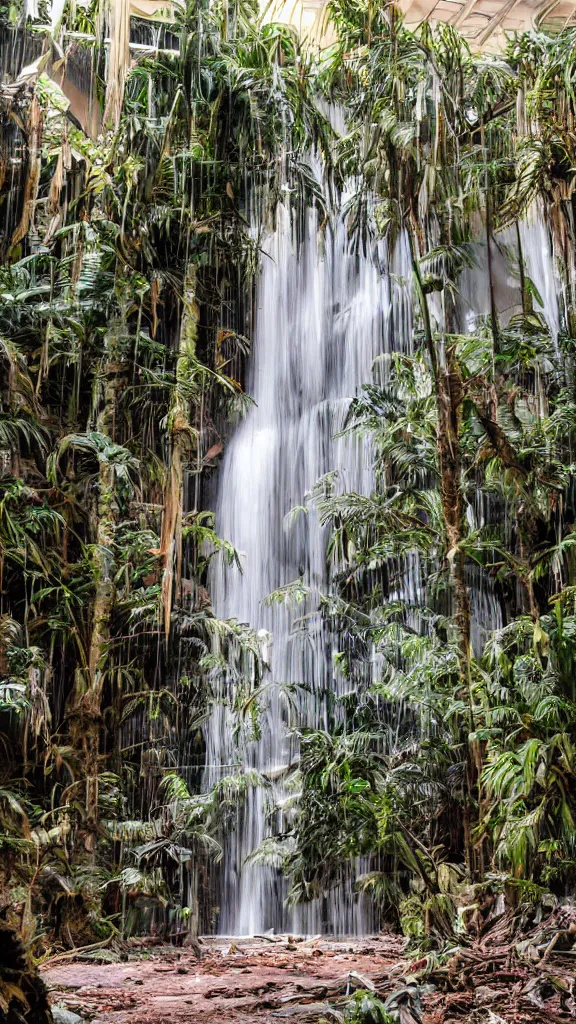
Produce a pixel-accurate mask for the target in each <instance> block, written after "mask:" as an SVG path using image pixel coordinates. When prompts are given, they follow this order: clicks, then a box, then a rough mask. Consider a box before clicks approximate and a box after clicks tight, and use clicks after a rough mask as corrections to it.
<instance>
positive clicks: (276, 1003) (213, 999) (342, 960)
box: [43, 936, 405, 1024]
mask: <svg viewBox="0 0 576 1024" xmlns="http://www.w3.org/2000/svg"><path fill="white" fill-rule="evenodd" d="M403 945H404V943H403V941H402V940H401V939H398V938H395V937H380V936H377V937H375V938H370V939H365V940H363V941H362V942H361V943H359V942H358V940H355V941H352V942H332V941H331V942H325V941H318V940H317V941H315V942H313V943H310V944H305V943H303V942H298V943H295V942H288V941H282V942H274V943H272V942H264V943H262V942H260V943H258V942H257V941H256V942H255V940H251V941H250V942H248V941H242V940H239V939H236V940H234V941H233V942H230V941H225V940H219V941H214V942H209V943H206V945H205V946H204V949H203V956H202V959H201V960H200V961H198V959H197V957H196V955H195V954H194V952H193V951H192V950H188V949H183V950H182V951H180V950H178V951H176V950H175V949H174V948H173V947H161V948H158V947H156V948H153V949H151V950H150V951H146V952H145V953H143V954H141V955H139V956H138V958H130V960H128V962H125V963H108V964H96V963H77V962H73V963H70V962H68V963H65V964H60V965H56V966H53V967H48V968H47V969H46V970H45V971H44V972H43V975H44V979H45V980H46V982H47V983H48V985H49V987H50V989H51V993H52V1001H53V1003H54V1004H56V1005H59V1006H63V1007H66V1008H67V1009H69V1010H73V1011H75V1012H76V1013H78V1014H80V1015H81V1016H83V1017H85V1018H86V1019H88V1020H91V1021H93V1022H94V1024H164V1022H171V1024H232V1022H236V1021H238V1022H242V1024H257V1022H258V1024H259V1022H272V1021H275V1022H278V1021H282V1020H285V1021H298V1020H299V1019H301V1018H302V1015H306V1016H309V1017H311V1018H313V1017H319V1016H321V1015H322V1013H323V1012H326V1010H327V1009H328V1006H327V1003H326V1002H325V997H326V996H327V995H328V993H329V990H330V989H331V988H333V987H334V984H335V983H337V984H338V987H342V986H344V987H345V988H347V987H350V989H351V990H353V988H354V987H360V986H361V984H362V981H361V979H366V978H367V979H371V978H372V977H373V976H375V975H381V974H382V972H384V971H385V972H390V973H392V972H393V971H395V970H396V971H398V972H400V971H401V969H402V967H404V966H405V961H404V960H403V955H402V953H403ZM356 974H357V975H360V978H356V977H355V975H356ZM349 975H351V978H350V984H349V985H348V984H347V982H348V980H349V978H348V976H349Z"/></svg>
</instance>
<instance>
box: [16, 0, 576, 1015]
mask: <svg viewBox="0 0 576 1024" xmlns="http://www.w3.org/2000/svg"><path fill="white" fill-rule="evenodd" d="M40 6H42V5H40ZM124 6H125V5H124ZM121 8H122V5H119V6H118V10H120V9H121ZM40 13H41V15H43V13H44V12H42V11H41V12H40ZM97 14H98V12H97V10H96V5H95V4H92V5H89V6H88V7H79V8H78V10H76V9H75V8H74V9H73V8H72V7H70V9H68V6H65V8H64V22H63V24H59V25H58V26H54V25H53V26H52V29H51V30H50V32H48V29H47V27H46V26H44V22H43V17H42V16H41V17H39V18H38V19H36V22H35V25H33V26H32V27H33V28H34V29H35V32H31V31H30V24H29V23H28V22H27V21H26V17H25V14H24V12H23V11H20V10H18V9H17V8H16V7H15V6H11V7H10V8H9V9H8V8H5V7H3V8H0V19H1V20H0V32H1V33H2V36H3V38H5V39H7V40H10V42H11V44H14V45H11V50H10V52H11V53H16V51H17V50H18V47H20V49H21V50H22V52H25V53H26V54H27V57H29V58H30V60H26V61H24V62H22V63H21V66H20V67H18V68H7V76H6V82H5V83H4V84H3V86H2V92H1V109H0V116H1V119H2V120H1V131H2V161H1V164H0V208H1V209H2V212H3V222H4V229H3V234H2V236H0V248H1V251H2V265H1V267H0V364H1V366H2V369H3V377H2V380H3V386H2V392H1V403H0V463H1V470H2V472H1V476H0V570H1V597H2V607H1V613H2V614H1V618H0V673H1V681H0V730H1V732H0V742H1V744H2V759H1V769H0V771H1V774H0V821H1V824H2V835H1V837H0V843H1V852H2V861H1V863H2V867H1V868H0V899H1V907H0V910H2V911H4V910H6V912H7V913H8V912H9V913H10V914H12V915H16V916H17V917H18V920H19V923H20V927H21V930H22V932H23V934H24V937H25V940H26V942H27V943H29V942H31V941H32V939H33V936H34V934H35V928H36V925H37V923H38V921H39V920H41V921H43V922H44V923H45V925H46V932H45V933H44V936H45V935H46V934H49V940H48V941H52V940H53V939H54V938H56V939H57V940H58V941H60V942H63V943H74V944H78V943H79V942H81V941H85V940H86V941H90V940H94V939H97V940H98V939H99V940H102V941H106V940H107V939H108V938H109V937H110V936H112V935H115V934H117V933H124V934H125V933H126V932H127V931H130V930H138V929H143V928H150V927H156V928H158V929H161V930H163V932H164V933H165V934H166V933H168V934H173V935H177V934H179V933H180V931H181V930H182V929H187V928H191V929H192V930H193V931H196V930H197V929H198V928H199V927H203V928H206V929H207V928H211V927H212V926H213V924H214V914H215V911H216V906H217V896H215V894H214V893H212V892H211V891H210V879H211V878H212V877H213V871H212V868H211V864H212V863H213V862H214V861H217V860H218V858H219V856H220V854H221V843H222V841H223V837H225V835H226V828H227V827H233V824H234V821H235V820H237V816H236V815H235V813H234V811H235V808H236V806H237V804H238V802H239V801H241V800H242V799H243V796H244V795H245V793H246V791H247V788H249V787H252V786H254V785H262V784H263V780H262V779H260V778H258V777H256V776H250V775H244V776H242V777H235V776H234V777H228V776H224V777H223V778H222V780H221V781H220V782H219V784H218V786H217V787H216V789H214V790H212V791H209V792H205V791H203V790H202V769H203V765H204V761H205V745H204V738H203V725H204V722H205V718H206V715H207V712H208V709H209V705H210V702H211V699H212V697H213V695H214V693H215V692H216V691H217V688H218V687H217V683H218V680H219V679H222V678H225V679H226V680H227V685H228V686H229V688H230V690H231V694H230V702H231V704H232V705H233V706H234V707H235V708H241V707H243V708H244V709H246V708H248V707H250V708H251V709H254V708H255V707H257V703H258V702H257V700H256V699H255V698H254V695H255V694H256V695H257V696H258V697H259V696H260V694H261V693H263V692H264V690H265V687H263V686H262V682H263V672H264V666H263V663H262V656H261V650H260V638H259V637H258V636H257V635H256V634H255V633H254V632H253V630H252V629H251V628H250V624H243V623H239V622H237V621H220V620H219V619H218V618H217V617H216V615H215V613H214V610H213V609H212V607H211V603H210V595H209V593H208V591H207V589H206V584H207V572H208V567H209V564H210V562H211V561H212V560H213V559H224V560H225V561H226V562H227V563H228V564H233V563H237V564H238V555H237V553H236V552H235V550H234V548H233V547H232V546H231V545H230V544H229V543H228V542H227V540H226V539H225V538H224V539H222V538H220V537H218V536H217V534H216V532H215V530H214V521H213V517H212V516H211V514H210V513H209V512H207V511H206V510H205V504H206V502H207V498H206V496H207V494H208V493H209V480H210V477H211V475H212V474H213V470H214V467H215V465H216V463H217V460H218V456H219V454H220V452H221V450H222V446H223V443H224V441H225V434H226V431H227V430H228V429H229V428H230V425H231V424H233V423H234V422H235V420H236V419H237V418H238V417H239V416H240V415H241V413H242V409H243V407H244V406H245V404H246V402H247V399H246V396H245V394H244V391H243V388H242V384H241V383H240V382H239V381H241V379H242V377H243V372H244V367H245V362H246V357H247V354H248V350H249V341H248V339H247V335H249V327H250V310H251V295H252V287H253V284H254V281H255V274H256V271H257V267H258V232H259V231H260V230H261V229H262V227H263V226H264V225H265V224H270V223H272V222H273V219H274V212H275V209H276V206H277V203H278V202H279V201H284V202H289V203H291V204H292V207H293V214H294V225H295V231H297V229H298V225H299V224H300V222H301V217H302V215H303V212H304V211H305V210H306V208H307V206H309V205H311V204H314V205H316V206H317V207H318V208H319V209H320V210H321V214H322V223H323V227H325V226H326V223H327V222H328V221H329V219H330V217H331V216H332V215H333V208H334V207H337V206H338V202H339V199H338V195H339V192H338V189H339V186H341V184H342V182H344V181H348V182H350V181H351V180H352V181H353V182H354V189H353V190H352V195H351V197H350V198H349V200H348V201H347V204H346V208H345V211H344V213H345V216H346V221H347V225H348V227H349V234H350V245H351V246H353V247H354V246H355V247H357V249H358V251H360V250H362V249H364V251H371V250H372V249H373V248H374V247H376V245H379V246H382V245H385V246H386V247H387V250H388V251H389V252H394V250H395V247H396V246H399V245H405V246H406V247H407V251H408V253H409V266H410V274H411V278H410V280H409V281H408V282H404V283H403V284H404V287H405V288H406V289H407V294H408V295H409V304H410V316H409V320H410V323H409V330H408V331H407V334H406V339H405V340H406V344H405V345H404V347H403V349H402V348H401V346H396V350H395V354H394V355H392V356H389V357H383V358H381V359H379V360H378V361H377V364H376V365H375V368H374V380H373V382H371V383H368V384H367V386H366V387H365V389H364V390H363V392H362V393H361V394H360V395H358V396H357V398H356V399H355V400H354V401H353V403H352V405H351V408H350V411H349V415H348V420H347V426H346V430H347V431H349V432H351V433H355V434H357V435H359V436H360V437H362V438H363V439H365V440H366V443H367V444H369V445H370V446H371V449H372V450H373V452H374V469H375V481H376V484H375V489H374V492H373V493H372V494H370V495H365V494H342V493H341V492H340V491H338V490H337V489H336V487H335V486H334V478H333V477H330V478H326V479H324V480H322V481H319V483H318V485H317V486H316V488H315V489H314V491H313V492H312V494H311V495H309V496H308V498H307V499H306V500H307V501H308V502H309V503H313V504H314V505H315V506H316V507H317V510H318V514H319V517H320V521H321V523H322V524H323V525H325V526H327V527H329V529H330V538H331V540H330V544H329V558H330V562H331V572H332V580H333V589H332V592H331V593H330V594H327V595H324V596H323V598H322V609H321V610H322V614H323V615H324V616H325V617H326V619H327V620H328V621H329V622H330V624H331V628H332V629H333V632H334V634H335V635H336V636H337V637H338V645H339V653H338V656H337V659H336V662H335V665H334V672H335V673H339V674H341V675H344V676H345V677H346V678H347V679H348V680H349V692H348V693H347V694H346V696H345V698H343V699H342V700H341V701H340V706H339V707H338V708H337V709H336V711H335V713H334V715H333V716H332V721H331V725H330V728H329V729H327V730H326V731H325V732H310V731H307V730H306V729H304V728H302V729H301V730H300V733H301V735H300V744H301V758H300V764H299V767H298V777H297V779H296V780H293V781H294V785H295V790H296V791H298V792H299V794H300V795H299V796H298V798H297V799H295V801H294V804H295V810H294V813H293V814H292V816H291V818H290V821H289V827H288V830H287V833H285V834H283V835H282V836H280V837H278V841H277V842H274V841H272V842H271V843H268V844H267V846H266V849H263V850H262V851H260V854H259V855H260V856H262V857H271V858H272V860H273V863H274V864H276V865H277V864H279V863H280V864H281V865H282V867H283V869H284V870H285V871H286V873H287V874H288V875H289V876H290V879H291V892H290V899H291V900H293V901H299V900H309V899H312V898H315V897H317V896H319V895H321V894H322V893H324V892H325V891H326V890H327V889H328V888H329V887H331V886H333V885H335V884H337V883H338V882H340V881H342V879H343V878H345V877H347V872H348V870H349V868H350V866H351V865H352V864H353V863H355V862H356V861H357V859H358V858H360V857H362V858H365V859H366V860H367V861H368V862H369V864H370V870H369V871H368V872H366V873H364V875H363V877H362V878H361V879H360V885H361V887H362V888H363V889H364V890H365V891H366V892H370V893H371V894H372V895H373V897H374V898H375V899H376V900H378V901H380V903H381V904H382V905H383V906H384V907H385V908H386V911H387V912H392V913H394V914H395V916H396V919H397V920H400V921H401V922H403V923H404V925H405V927H406V930H410V924H409V921H410V920H411V919H412V918H411V907H412V906H413V902H412V903H411V901H414V899H416V901H417V902H418V901H420V904H421V905H422V906H423V907H424V908H425V911H426V928H427V930H428V931H432V932H434V931H436V932H438V933H440V934H446V932H447V931H448V930H450V929H451V928H452V927H454V926H455V922H454V908H453V906H452V904H451V902H450V899H449V898H448V895H449V891H450V889H451V887H453V886H454V884H456V882H458V881H462V879H464V878H465V879H467V880H472V881H475V882H481V881H482V880H483V879H485V878H486V877H487V875H490V876H491V877H492V878H493V877H494V876H495V875H497V874H498V875H499V877H500V879H508V880H512V881H513V882H514V884H516V885H518V886H521V885H522V884H524V883H527V882H533V883H535V884H537V885H541V886H547V887H553V888H554V889H555V890H557V891H558V892H564V891H565V890H566V888H567V887H568V886H571V885H573V883H574V878H575V875H576V826H575V816H576V806H575V800H576V798H575V792H576V790H575V782H576V693H575V690H574V687H575V682H574V678H575V673H574V670H575V667H576V647H575V643H576V589H575V588H576V579H575V576H574V571H575V569H574V556H573V536H574V525H575V514H576V513H575V506H574V466H573V451H574V445H575V442H576V397H575V394H574V381H575V368H576V367H575V361H574V339H575V337H576V335H575V334H574V331H575V330H576V305H575V303H576V296H575V294H574V242H575V238H574V203H573V180H574V166H576V152H575V141H574V133H573V130H572V122H573V119H574V115H575V113H576V111H575V110H574V105H575V102H576V101H575V93H574V81H575V77H576V60H575V54H576V46H575V41H576V36H575V34H574V32H573V31H572V30H567V31H565V32H563V33H562V34H561V35H560V36H559V37H550V36H548V35H546V34H544V33H540V32H534V33H532V34H530V35H526V36H521V37H518V38H515V39H512V40H511V41H510V43H509V46H508V49H507V51H506V52H505V53H503V54H502V55H500V56H498V57H494V56H485V55H479V54H473V53H471V52H470V50H469V48H468V46H467V45H466V43H465V42H464V41H463V40H462V39H461V38H460V37H459V36H458V34H457V33H456V32H455V31H454V30H453V29H452V28H450V27H446V26H444V27H443V26H439V27H437V28H436V29H434V30H432V28H431V27H430V26H429V25H427V24H426V25H424V26H422V27H421V28H420V29H419V30H418V31H417V32H410V31H408V30H407V29H406V28H405V27H404V26H403V24H402V22H401V19H400V18H399V16H398V14H397V12H396V11H395V9H394V7H392V6H390V5H380V6H376V7H375V6H374V5H373V4H372V3H371V2H366V3H364V2H363V0H360V2H356V0H355V2H354V3H352V2H349V0H331V2H330V15H331V18H332V23H333V26H334V32H335V38H336V41H335V42H334V43H333V44H332V45H331V46H329V47H328V48H327V49H325V50H323V51H321V52H320V53H319V54H313V53H312V52H307V51H306V50H305V49H304V48H303V47H302V45H301V43H300V42H299V41H298V38H297V36H296V35H295V33H294V32H293V31H292V30H291V29H289V28H287V27H285V26H282V25H279V24H276V23H270V22H266V21H265V19H263V18H262V17H261V16H260V14H259V12H258V11H257V9H256V8H255V7H254V6H252V5H251V4H250V3H249V2H248V3H245V4H243V3H240V4H230V5H228V4H224V3H215V4H210V3H207V2H206V3H203V2H201V3H193V4H192V3H191V4H188V5H187V6H186V7H185V8H183V9H179V10H178V13H177V16H176V22H175V23H173V24H172V25H171V26H170V30H169V33H168V30H167V29H166V30H165V34H166V35H167V36H168V35H170V38H171V39H172V42H173V43H174V46H173V47H172V46H170V47H169V46H166V48H164V49H158V48H153V47H152V48H151V49H150V51H147V50H145V51H144V52H143V53H142V51H137V52H138V53H140V54H141V55H140V56H137V57H135V58H134V59H133V60H132V62H131V63H130V60H126V59H125V58H126V54H124V58H123V57H122V54H119V53H118V52H117V47H116V44H115V45H114V46H112V47H109V48H107V47H106V46H105V44H104V42H103V38H104V37H102V38H100V37H99V36H98V35H97V31H102V32H103V31H104V29H103V27H102V24H101V21H100V19H99V18H98V17H97ZM74 19H76V21H75V20H74ZM97 27H98V28H97ZM70 31H72V32H76V36H77V37H78V41H76V42H73V43H70V42H69V40H70V38H72V37H70V36H69V35H67V33H68V32H70ZM42 35H44V42H45V44H46V45H45V46H44V45H43V46H42V51H41V52H40V53H39V52H38V45H37V44H38V39H40V38H41V37H42ZM75 38H76V37H75ZM63 40H68V43H66V45H67V50H66V54H65V59H67V60H68V61H69V62H70V63H73V60H76V62H77V64H78V65H79V66H81V67H82V68H84V70H86V68H89V74H88V75H87V81H88V87H87V88H88V92H89V94H90V96H91V101H92V103H93V105H94V106H93V108H92V114H91V115H90V116H92V115H93V113H94V110H96V112H97V114H96V117H97V124H98V130H97V131H94V130H92V128H93V126H92V127H91V126H90V124H88V121H86V123H82V122H81V121H80V120H79V119H78V118H77V117H76V116H75V115H73V114H72V112H71V109H70V101H69V99H68V98H67V95H66V93H65V91H64V89H63V88H61V87H60V86H59V85H58V84H56V81H57V79H58V69H59V61H60V60H61V59H62V58H60V57H58V54H59V53H61V52H62V50H61V43H62V41H63ZM16 44H17V45H16ZM128 57H129V51H128ZM23 64H28V67H27V69H26V71H25V72H23V73H22V74H19V73H20V71H21V70H22V66H23ZM77 74H79V72H77ZM84 84H85V85H86V82H85V83H84ZM112 87H113V88H112ZM334 104H339V105H341V106H342V107H343V108H344V112H345V124H346V127H345V129H344V130H343V131H342V132H337V131H336V130H335V129H334V128H333V127H332V125H331V123H330V120H329V118H327V117H326V116H324V114H323V113H322V111H325V110H326V109H329V107H330V105H334ZM318 156H320V158H321V160H322V162H323V167H324V180H323V181H319V180H318V177H317V176H316V174H315V172H314V166H315V165H316V157H318ZM313 158H314V159H313ZM535 222H537V223H538V224H540V225H542V224H544V225H545V227H544V228H543V234H542V236H540V237H541V238H542V239H545V241H546V244H550V245H551V246H552V251H553V257H554V261H555V266H556V268H557V275H558V288H559V290H560V292H561V301H560V303H559V308H560V319H559V322H558V323H556V322H552V321H551V318H550V316H547V315H546V313H547V310H546V309H545V304H546V303H545V299H546V297H545V296H544V297H543V296H541V295H540V294H539V292H538V287H537V284H536V283H535V281H534V280H533V279H532V275H531V273H530V266H529V260H528V254H527V250H528V248H529V246H530V245H534V244H537V243H534V241H533V239H532V241H531V238H532V235H531V234H530V232H533V231H534V223H535ZM479 267H480V268H481V269H482V271H483V274H484V281H485V285H486V288H485V292H486V294H485V296H484V299H483V307H484V312H483V313H482V314H481V315H476V316H471V313H470V310H471V303H470V301H469V297H468V293H467V288H468V287H469V279H470V274H471V271H472V269H474V268H476V269H477V268H479ZM503 279H505V280H506V287H505V288H503V286H502V280H503ZM337 468H338V467H335V469H337ZM303 500H304V496H303ZM295 586H296V590H298V586H299V584H297V585H295ZM293 591H294V588H293V590H292V594H293ZM287 596H289V595H287V593H280V592H278V593H277V594H276V595H272V600H276V599H277V600H284V599H285V598H286V597H287ZM486 608H488V609H489V611H490V615H489V616H487V615H486V614H485V610H486ZM486 619H490V620H491V622H492V625H493V624H494V623H495V622H497V623H498V625H497V628H483V624H484V622H485V621H486ZM374 665H376V666H377V672H374V671H373V667H374ZM281 682H282V681H281V680H272V683H281ZM303 682H304V683H305V682H306V680H303ZM239 694H240V698H241V699H240V698H239ZM224 841H225V839H224ZM42 941H45V938H43V939H42ZM352 1012H355V1013H356V1016H354V1015H353V1016H351V1017H350V1019H351V1020H352V1019H354V1020H355V1019H361V1017H360V1016H358V1015H359V1014H360V1013H361V1012H364V1011H363V1009H362V1007H361V1005H360V1002H359V1003H358V1007H357V1008H356V1011H351V1013H352ZM362 1019H363V1018H362ZM371 1019H372V1018H371ZM373 1019H376V1018H375V1017H374V1016H373ZM378 1019H382V1020H384V1019H386V1012H385V1011H384V1010H382V1016H381V1018H380V1017H379V1018H378Z"/></svg>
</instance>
